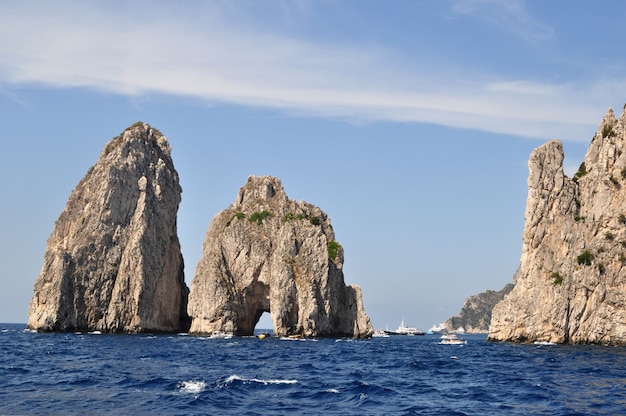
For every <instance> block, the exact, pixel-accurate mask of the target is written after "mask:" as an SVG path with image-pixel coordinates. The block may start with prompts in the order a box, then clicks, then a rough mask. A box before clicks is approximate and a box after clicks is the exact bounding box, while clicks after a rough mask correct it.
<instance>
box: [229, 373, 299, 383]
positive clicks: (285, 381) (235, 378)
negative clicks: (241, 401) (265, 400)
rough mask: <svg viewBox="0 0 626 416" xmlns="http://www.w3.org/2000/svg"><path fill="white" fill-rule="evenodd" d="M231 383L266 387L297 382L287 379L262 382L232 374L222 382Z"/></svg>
mask: <svg viewBox="0 0 626 416" xmlns="http://www.w3.org/2000/svg"><path fill="white" fill-rule="evenodd" d="M233 381H241V382H243V383H259V384H264V385H266V386H267V385H268V384H296V383H297V382H298V380H289V379H274V380H264V379H260V378H244V377H241V376H238V375H236V374H233V375H232V376H229V377H228V378H227V379H226V380H224V382H225V383H232V382H233Z"/></svg>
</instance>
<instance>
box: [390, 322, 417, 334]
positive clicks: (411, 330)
mask: <svg viewBox="0 0 626 416" xmlns="http://www.w3.org/2000/svg"><path fill="white" fill-rule="evenodd" d="M385 333H386V334H387V335H424V331H421V330H419V329H417V328H415V327H412V326H405V325H404V321H402V322H401V323H400V326H399V327H398V329H396V330H395V331H389V330H387V331H385Z"/></svg>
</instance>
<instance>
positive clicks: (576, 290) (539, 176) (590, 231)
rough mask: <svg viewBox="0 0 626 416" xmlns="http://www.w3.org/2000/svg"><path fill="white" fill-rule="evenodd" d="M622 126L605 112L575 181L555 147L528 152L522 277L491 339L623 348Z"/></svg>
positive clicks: (625, 221) (497, 311)
mask: <svg viewBox="0 0 626 416" xmlns="http://www.w3.org/2000/svg"><path fill="white" fill-rule="evenodd" d="M625 121H626V115H625V114H624V113H622V115H621V116H620V117H619V118H615V115H614V113H613V110H612V109H609V110H608V112H607V113H606V115H605V116H604V118H603V120H602V122H601V123H600V125H599V127H598V130H597V132H596V133H595V134H594V136H593V138H592V141H591V144H590V145H589V148H588V150H587V153H586V155H585V159H584V161H583V163H581V165H580V168H579V170H578V172H577V173H576V174H575V175H574V177H573V178H568V177H567V176H565V175H564V174H563V166H562V164H563V148H562V145H561V143H560V142H559V141H551V142H549V143H546V144H544V145H543V146H541V147H539V148H537V149H535V150H534V151H533V152H532V154H531V156H530V160H529V178H528V199H527V203H526V213H525V219H526V223H525V226H524V234H523V246H522V256H521V261H520V273H519V277H518V279H517V282H516V283H515V287H514V288H513V290H512V291H511V293H510V294H509V295H508V296H507V297H505V298H504V299H503V300H502V301H501V302H500V303H499V304H498V305H496V307H495V308H494V310H493V313H492V320H491V325H490V329H489V339H490V340H494V341H496V340H498V341H499V340H502V341H520V342H533V341H550V342H556V343H602V344H615V345H622V344H626V274H625V273H624V265H626V132H625V126H626V123H625Z"/></svg>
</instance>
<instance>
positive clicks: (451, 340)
mask: <svg viewBox="0 0 626 416" xmlns="http://www.w3.org/2000/svg"><path fill="white" fill-rule="evenodd" d="M439 343H440V344H441V345H464V344H467V341H466V340H464V339H461V338H457V336H456V334H446V335H442V336H441V341H439Z"/></svg>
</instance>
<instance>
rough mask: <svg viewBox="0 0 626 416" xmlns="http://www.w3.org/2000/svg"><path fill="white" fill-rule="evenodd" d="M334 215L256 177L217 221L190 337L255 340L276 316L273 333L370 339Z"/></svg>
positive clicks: (195, 289)
mask: <svg viewBox="0 0 626 416" xmlns="http://www.w3.org/2000/svg"><path fill="white" fill-rule="evenodd" d="M342 267H343V248H342V247H341V245H340V244H339V243H338V242H337V240H335V234H334V232H333V228H332V226H331V224H330V219H329V218H328V216H327V215H326V214H325V213H324V212H323V211H322V210H321V209H319V208H318V207H316V206H314V205H311V204H309V203H306V202H304V201H302V202H295V201H292V200H290V199H289V198H288V197H287V195H286V194H285V191H284V190H283V187H282V184H281V182H280V180H279V179H278V178H275V177H271V176H264V177H253V176H251V177H249V178H248V181H247V183H246V184H245V185H244V186H243V187H242V188H241V189H240V191H239V195H238V197H237V200H236V201H235V202H234V203H233V204H232V205H231V206H230V207H229V208H227V209H225V210H224V211H222V212H220V213H219V214H218V215H216V216H215V218H214V219H213V220H212V221H211V224H210V225H209V229H208V231H207V233H206V237H205V240H204V244H203V255H202V258H201V259H200V261H199V262H198V265H197V268H196V273H195V276H194V278H193V281H192V283H191V293H190V295H189V304H188V311H189V315H190V316H191V317H192V324H191V329H190V332H191V333H195V334H211V333H212V332H213V331H223V332H231V333H234V334H235V335H252V334H253V331H254V327H255V325H256V324H257V322H258V321H259V319H260V317H261V315H262V314H263V313H264V312H269V314H270V315H271V318H272V322H273V326H274V335H276V336H291V335H299V336H304V337H335V336H337V337H345V336H348V337H355V338H361V337H368V336H370V335H371V334H372V332H373V328H372V324H371V322H370V319H369V317H368V316H367V314H366V313H365V310H364V309H363V302H362V298H361V289H360V288H359V287H358V286H354V285H352V286H346V285H345V283H344V276H343V271H342Z"/></svg>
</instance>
